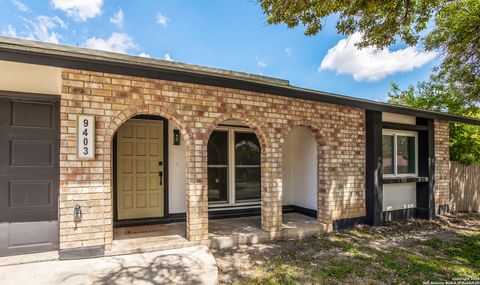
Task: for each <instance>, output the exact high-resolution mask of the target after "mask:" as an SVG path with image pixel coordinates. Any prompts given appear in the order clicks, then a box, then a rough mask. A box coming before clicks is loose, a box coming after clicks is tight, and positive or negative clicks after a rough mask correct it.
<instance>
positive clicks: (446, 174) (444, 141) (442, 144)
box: [434, 120, 450, 206]
mask: <svg viewBox="0 0 480 285" xmlns="http://www.w3.org/2000/svg"><path fill="white" fill-rule="evenodd" d="M434 128H435V205H436V206H439V205H448V204H449V199H450V148H449V129H448V122H446V121H439V120H435V124H434Z"/></svg>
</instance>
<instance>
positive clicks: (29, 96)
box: [0, 90, 60, 103]
mask: <svg viewBox="0 0 480 285" xmlns="http://www.w3.org/2000/svg"><path fill="white" fill-rule="evenodd" d="M0 98H5V99H13V100H26V101H33V102H38V101H40V102H52V103H57V102H60V95H51V94H43V93H27V92H15V91H5V90H0Z"/></svg>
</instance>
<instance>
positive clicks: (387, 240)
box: [212, 213, 480, 284]
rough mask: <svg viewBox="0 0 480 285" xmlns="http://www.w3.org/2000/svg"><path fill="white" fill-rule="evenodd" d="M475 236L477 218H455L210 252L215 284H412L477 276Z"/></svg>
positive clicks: (479, 232)
mask: <svg viewBox="0 0 480 285" xmlns="http://www.w3.org/2000/svg"><path fill="white" fill-rule="evenodd" d="M477 237H478V240H479V241H480V214H458V213H457V214H451V215H446V216H442V217H439V218H436V219H435V220H432V221H428V220H419V219H415V220H409V221H398V222H397V221H396V222H391V223H388V224H387V225H385V226H382V227H375V228H373V227H370V226H367V225H360V226H357V227H355V228H353V229H350V230H345V231H339V232H336V233H332V234H325V235H323V236H321V237H318V238H310V239H304V240H290V241H281V242H275V243H270V244H257V245H243V246H237V247H233V248H230V249H216V250H212V252H213V254H214V256H215V259H216V261H217V265H218V267H219V282H220V284H232V283H239V284H252V283H254V284H298V283H310V284H318V283H326V284H343V283H355V284H385V283H408V284H411V283H421V282H422V280H423V281H438V280H447V281H448V280H451V279H452V278H455V277H475V276H478V277H480V275H479V274H480V258H478V259H479V261H478V262H476V261H475V259H476V258H477V255H475V254H476V253H475V252H474V253H472V254H473V255H472V254H471V253H470V251H472V250H473V251H477V250H478V251H480V245H479V244H480V242H479V243H477ZM477 247H479V248H477ZM478 254H480V252H479V253H478ZM449 258H450V259H451V260H449ZM412 275H414V276H412Z"/></svg>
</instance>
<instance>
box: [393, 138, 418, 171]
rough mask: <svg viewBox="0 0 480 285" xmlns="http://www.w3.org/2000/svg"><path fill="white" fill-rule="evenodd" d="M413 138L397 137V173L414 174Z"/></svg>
mask: <svg viewBox="0 0 480 285" xmlns="http://www.w3.org/2000/svg"><path fill="white" fill-rule="evenodd" d="M415 165H416V158H415V137H405V136H397V173H399V174H405V173H415Z"/></svg>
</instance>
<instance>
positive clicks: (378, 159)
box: [365, 111, 383, 226]
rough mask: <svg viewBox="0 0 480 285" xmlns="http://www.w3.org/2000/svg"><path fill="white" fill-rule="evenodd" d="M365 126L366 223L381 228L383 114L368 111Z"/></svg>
mask: <svg viewBox="0 0 480 285" xmlns="http://www.w3.org/2000/svg"><path fill="white" fill-rule="evenodd" d="M365 125H366V130H365V134H366V155H365V159H366V163H365V182H366V183H365V184H366V185H365V186H366V188H365V208H366V214H367V215H366V222H367V223H368V224H369V225H371V226H381V225H383V216H382V211H383V167H382V166H383V164H382V163H383V157H382V113H381V112H377V111H366V112H365Z"/></svg>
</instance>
